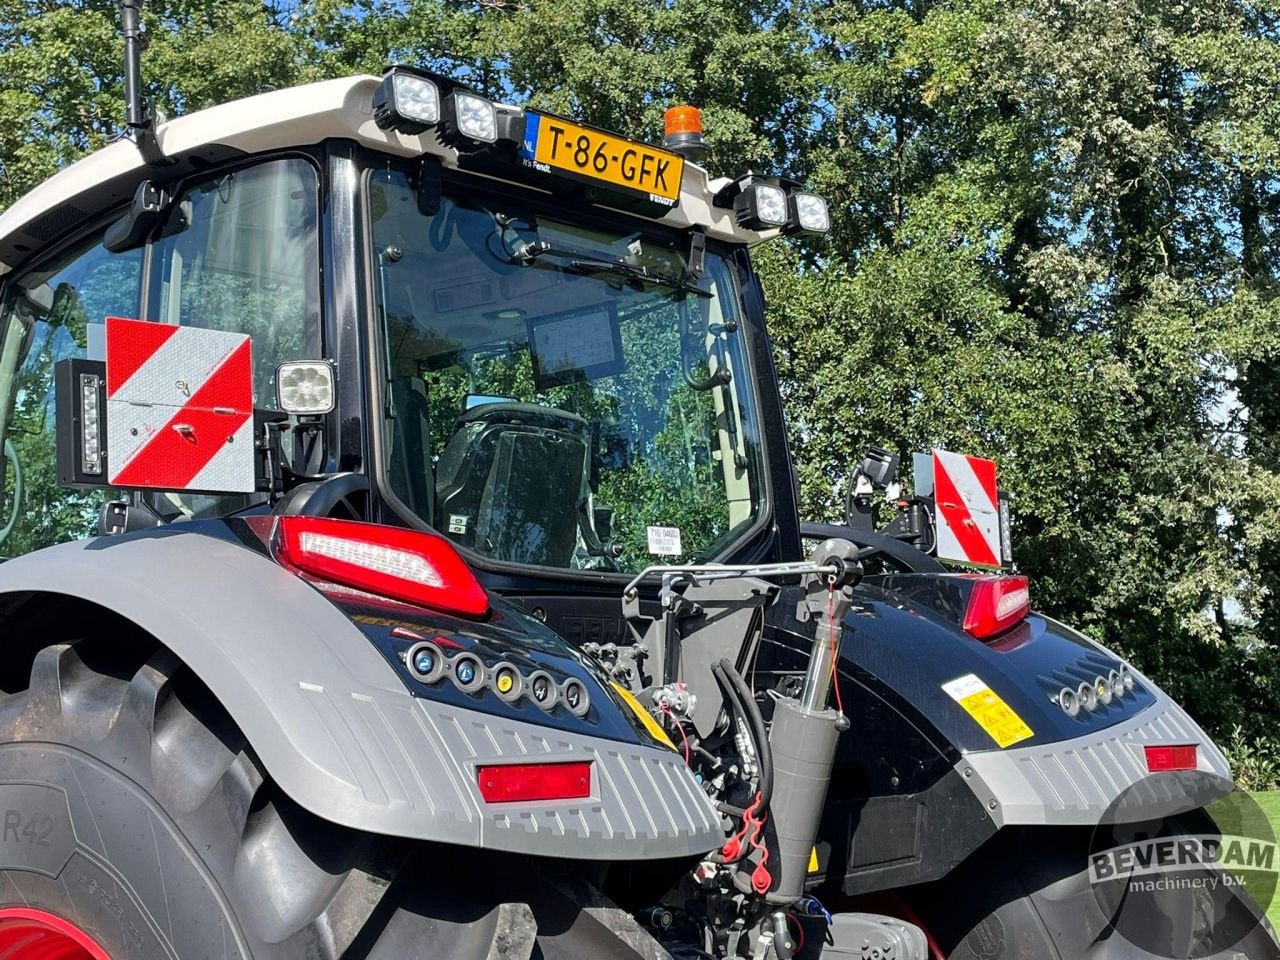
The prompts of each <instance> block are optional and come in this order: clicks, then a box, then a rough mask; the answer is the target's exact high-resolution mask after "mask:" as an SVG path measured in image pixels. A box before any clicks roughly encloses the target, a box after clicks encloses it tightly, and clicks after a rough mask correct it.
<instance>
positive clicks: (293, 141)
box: [0, 75, 762, 276]
mask: <svg viewBox="0 0 1280 960" xmlns="http://www.w3.org/2000/svg"><path fill="white" fill-rule="evenodd" d="M378 83H379V79H378V78H377V77H373V76H367V75H366V76H355V77H345V78H343V79H340V80H327V81H322V82H320V83H312V84H307V85H305V86H300V87H292V88H289V89H286V90H277V91H274V92H272V93H264V94H259V95H257V96H254V97H248V98H246V99H243V100H235V101H232V102H230V103H225V104H222V105H220V106H216V107H210V108H209V109H207V110H201V111H199V112H197V113H192V114H189V115H187V116H183V117H178V118H175V119H173V120H170V121H167V122H165V123H162V124H160V125H159V127H158V128H157V131H156V136H157V140H158V142H159V145H160V148H161V150H163V152H164V153H165V154H166V155H167V156H169V157H171V158H173V159H174V161H175V162H174V163H172V164H169V165H167V166H163V167H148V166H147V165H146V163H145V162H144V161H143V158H142V155H141V153H140V152H139V150H138V148H137V147H136V146H135V145H134V143H133V142H132V141H128V140H118V141H116V142H115V143H113V144H111V145H110V146H107V147H104V148H103V149H101V150H98V151H97V152H95V153H92V154H90V155H89V156H87V157H85V158H84V159H82V160H80V161H78V162H76V163H73V164H72V165H71V166H69V167H66V168H65V169H63V170H62V171H60V172H59V173H57V174H55V175H54V176H52V177H50V178H49V179H48V180H46V181H44V183H42V184H40V185H39V186H38V187H36V188H35V189H34V190H32V191H31V192H29V193H27V194H26V195H25V196H23V197H21V198H20V199H19V200H17V201H16V202H15V203H14V204H13V205H12V206H10V207H9V208H8V209H7V210H6V211H5V212H4V213H3V214H0V276H2V275H4V274H6V273H9V272H10V271H12V270H14V269H16V268H17V267H18V266H20V265H21V264H22V263H24V262H25V261H26V260H27V259H29V258H31V257H33V256H36V255H38V254H39V253H40V252H41V251H42V250H43V249H44V248H46V247H47V246H48V245H49V244H51V243H53V242H54V241H56V240H58V239H59V238H61V237H63V236H65V235H67V234H70V233H72V232H74V231H76V230H79V229H81V228H83V227H85V226H87V225H89V224H90V223H91V222H92V221H94V220H95V219H97V218H99V217H101V216H102V215H104V214H105V213H107V212H109V211H111V210H113V209H115V208H117V207H119V206H121V205H123V204H124V203H125V202H126V201H127V200H128V199H129V198H130V197H131V196H132V195H133V193H134V191H135V190H136V189H137V186H138V184H139V183H140V182H141V181H142V180H144V179H147V178H148V177H150V178H151V179H153V180H156V181H160V182H163V181H172V180H176V179H179V178H182V177H185V176H190V175H192V174H197V173H199V172H200V171H202V170H204V169H207V168H209V167H211V166H213V165H215V164H219V163H223V162H226V161H228V160H232V159H235V158H237V157H241V156H247V155H250V154H256V153H265V152H269V151H275V150H282V149H287V148H289V147H302V146H310V145H314V144H318V143H322V142H324V141H326V140H338V139H341V140H353V141H355V142H356V143H358V144H360V145H361V146H364V147H367V148H369V149H372V150H378V151H381V152H383V153H389V154H394V155H397V156H402V157H414V156H422V155H425V154H431V155H434V156H438V157H440V158H441V160H442V161H443V163H444V164H445V166H447V167H456V165H457V154H456V152H455V151H453V150H452V149H450V148H447V147H444V146H442V145H441V144H440V143H439V142H438V140H437V139H436V136H435V134H434V133H432V132H430V131H428V132H427V133H425V134H422V135H406V134H402V133H397V132H395V131H391V130H382V129H380V128H379V127H378V126H377V124H376V123H375V122H374V118H373V94H374V91H375V90H376V89H377V86H378ZM728 182H729V181H728V180H718V181H710V180H709V177H708V174H707V172H706V171H705V170H704V169H703V168H702V167H700V166H697V165H695V164H692V163H686V164H685V165H684V176H683V180H682V183H681V191H680V203H679V204H678V205H677V206H676V207H675V208H673V209H672V210H671V211H670V212H668V213H667V214H666V215H665V216H663V217H661V218H660V219H661V222H663V223H666V224H669V225H672V226H676V227H684V226H690V225H693V224H700V225H701V226H702V227H703V228H704V229H706V230H707V232H708V233H709V234H710V235H712V236H717V237H720V238H722V239H725V240H729V241H737V242H743V243H751V242H755V241H757V240H760V239H762V236H761V235H759V234H757V233H755V232H752V231H749V230H744V229H742V228H741V227H739V226H738V225H737V224H736V222H735V220H734V215H733V211H732V210H727V209H724V208H721V207H716V206H713V204H712V197H713V196H714V194H715V193H716V191H717V190H718V189H720V188H721V187H722V186H724V185H725V184H727V183H728ZM619 215H620V216H631V215H630V214H626V213H622V212H621V211H620V212H619Z"/></svg>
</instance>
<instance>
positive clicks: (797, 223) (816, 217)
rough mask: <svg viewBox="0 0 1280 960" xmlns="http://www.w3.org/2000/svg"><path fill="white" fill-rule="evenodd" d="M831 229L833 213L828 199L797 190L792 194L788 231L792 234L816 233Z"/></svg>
mask: <svg viewBox="0 0 1280 960" xmlns="http://www.w3.org/2000/svg"><path fill="white" fill-rule="evenodd" d="M830 229H831V215H830V213H829V211H828V210H827V201H826V200H824V199H822V197H820V196H818V195H817V194H816V193H809V192H808V191H807V190H796V191H795V192H793V193H792V194H791V216H790V217H789V218H788V221H787V233H788V234H790V235H791V236H798V235H802V234H808V235H816V234H821V233H826V232H828V231H829V230H830Z"/></svg>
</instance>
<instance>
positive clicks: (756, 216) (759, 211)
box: [713, 173, 831, 237]
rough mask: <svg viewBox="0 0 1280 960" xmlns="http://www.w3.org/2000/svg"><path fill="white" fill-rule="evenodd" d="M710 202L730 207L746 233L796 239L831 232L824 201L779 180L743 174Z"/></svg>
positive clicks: (785, 181)
mask: <svg viewBox="0 0 1280 960" xmlns="http://www.w3.org/2000/svg"><path fill="white" fill-rule="evenodd" d="M713 202H714V203H715V205H716V206H717V207H731V208H732V209H733V215H734V219H735V220H737V222H738V226H740V227H745V228H746V229H748V230H755V231H757V232H763V231H766V230H779V231H781V232H782V233H784V234H786V235H787V236H790V237H796V236H812V235H816V234H823V233H827V232H828V231H829V230H830V229H831V214H830V211H829V210H828V207H827V201H826V200H824V199H823V198H822V197H820V196H818V195H817V194H816V193H812V192H810V191H808V190H803V189H801V188H800V185H799V184H797V183H794V182H793V181H790V180H784V179H781V178H779V177H761V176H758V175H756V174H753V173H749V174H746V175H745V176H742V177H739V178H738V179H737V180H734V181H733V182H732V183H730V184H728V185H727V186H725V187H724V188H723V189H722V190H720V192H719V193H717V194H716V196H715V199H714V201H713Z"/></svg>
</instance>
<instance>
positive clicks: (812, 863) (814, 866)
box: [809, 847, 818, 873]
mask: <svg viewBox="0 0 1280 960" xmlns="http://www.w3.org/2000/svg"><path fill="white" fill-rule="evenodd" d="M809 872H810V873H817V872H818V848H817V847H814V848H813V849H812V850H810V851H809Z"/></svg>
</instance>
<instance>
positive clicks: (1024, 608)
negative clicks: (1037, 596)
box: [964, 574, 1031, 640]
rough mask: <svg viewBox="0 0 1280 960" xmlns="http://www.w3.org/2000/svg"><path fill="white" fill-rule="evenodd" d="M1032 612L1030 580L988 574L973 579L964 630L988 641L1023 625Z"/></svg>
mask: <svg viewBox="0 0 1280 960" xmlns="http://www.w3.org/2000/svg"><path fill="white" fill-rule="evenodd" d="M1030 612H1031V592H1030V584H1029V582H1028V580H1027V578H1026V577H1019V576H1009V575H1003V574H986V575H983V576H978V577H974V578H973V589H972V590H971V591H970V592H969V603H968V605H967V606H966V607H965V611H964V629H965V632H966V633H968V634H969V635H970V636H973V637H977V638H978V639H979V640H985V639H986V638H987V637H994V636H995V635H996V634H998V633H1004V631H1006V630H1008V629H1009V628H1010V627H1013V626H1015V625H1017V624H1018V623H1021V622H1022V620H1023V618H1024V617H1026V615H1027V614H1028V613H1030Z"/></svg>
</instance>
